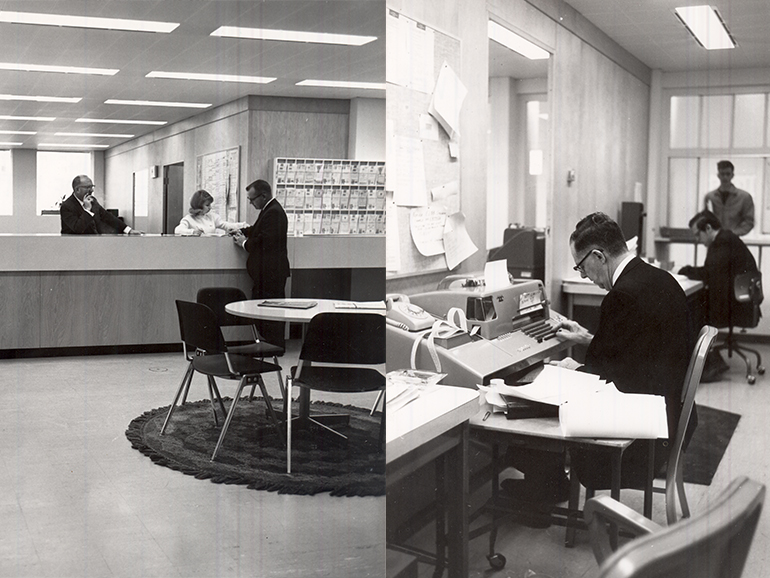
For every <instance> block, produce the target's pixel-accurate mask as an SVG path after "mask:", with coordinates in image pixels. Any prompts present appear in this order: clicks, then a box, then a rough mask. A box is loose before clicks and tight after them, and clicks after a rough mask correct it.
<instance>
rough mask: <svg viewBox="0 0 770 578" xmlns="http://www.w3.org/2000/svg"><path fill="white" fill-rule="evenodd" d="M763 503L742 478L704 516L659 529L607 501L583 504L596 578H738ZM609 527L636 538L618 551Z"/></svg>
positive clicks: (757, 489)
mask: <svg viewBox="0 0 770 578" xmlns="http://www.w3.org/2000/svg"><path fill="white" fill-rule="evenodd" d="M764 501H765V486H764V485H763V484H758V483H757V482H754V481H752V480H750V479H748V478H747V477H745V476H742V477H740V478H737V479H735V480H733V482H732V483H731V484H730V485H729V486H728V488H727V489H726V490H725V491H723V492H722V493H721V494H720V495H719V496H718V497H717V499H716V500H714V501H713V502H711V503H710V504H709V505H708V507H707V508H706V510H705V511H704V512H702V513H701V514H698V515H697V516H695V517H693V518H690V519H689V520H682V521H681V522H679V523H677V524H674V525H672V526H668V527H661V526H658V525H657V524H655V523H654V522H651V521H650V520H648V519H647V518H645V517H643V516H640V515H639V514H638V513H636V512H635V511H633V510H631V509H630V508H628V507H626V506H624V505H623V504H621V503H619V502H617V501H615V500H613V499H612V498H610V497H609V496H599V497H597V498H592V499H591V500H589V501H588V502H587V503H586V507H585V519H586V522H587V523H588V527H589V530H590V532H591V546H592V547H593V550H594V556H595V557H596V560H597V562H599V564H600V568H599V574H598V576H599V577H600V578H680V577H681V578H685V577H686V578H691V577H694V576H697V577H698V578H738V577H739V576H740V575H741V573H742V572H743V567H744V565H745V563H746V558H747V557H748V554H749V549H750V547H751V541H752V539H753V537H754V532H755V530H756V528H757V522H758V521H759V516H760V514H761V512H762V506H763V505H764ZM608 524H615V525H617V526H619V527H620V528H622V529H623V530H625V531H627V532H631V533H632V534H633V535H635V536H641V537H637V538H635V539H633V540H631V541H630V542H628V543H627V544H625V545H624V546H622V547H621V548H620V549H618V550H617V551H613V549H612V548H611V547H610V545H609V543H610V540H609V537H610V533H609V531H608Z"/></svg>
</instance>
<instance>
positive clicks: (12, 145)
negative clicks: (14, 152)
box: [0, 141, 22, 147]
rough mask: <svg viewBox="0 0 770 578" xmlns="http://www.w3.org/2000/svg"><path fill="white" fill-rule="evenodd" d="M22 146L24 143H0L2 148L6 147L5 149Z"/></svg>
mask: <svg viewBox="0 0 770 578" xmlns="http://www.w3.org/2000/svg"><path fill="white" fill-rule="evenodd" d="M21 145H22V143H20V142H11V141H0V146H4V147H17V146H21Z"/></svg>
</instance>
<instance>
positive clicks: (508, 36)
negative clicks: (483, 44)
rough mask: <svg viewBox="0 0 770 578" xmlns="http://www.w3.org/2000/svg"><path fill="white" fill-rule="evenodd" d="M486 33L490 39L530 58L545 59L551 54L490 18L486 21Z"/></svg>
mask: <svg viewBox="0 0 770 578" xmlns="http://www.w3.org/2000/svg"><path fill="white" fill-rule="evenodd" d="M487 35H488V36H489V38H490V39H491V40H494V41H495V42H497V43H498V44H502V45H503V46H505V47H506V48H508V49H509V50H513V51H514V52H516V53H518V54H521V55H522V56H525V57H527V58H529V59H530V60H546V59H547V58H550V56H551V54H550V53H549V52H548V51H547V50H543V49H542V48H540V47H539V46H537V45H536V44H534V43H532V42H530V41H529V40H527V39H526V38H523V37H521V36H519V35H518V34H516V33H515V32H513V31H511V30H508V29H507V28H505V27H504V26H501V25H500V24H498V23H497V22H494V21H492V20H489V21H488V23H487Z"/></svg>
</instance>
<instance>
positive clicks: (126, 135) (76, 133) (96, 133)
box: [53, 132, 134, 138]
mask: <svg viewBox="0 0 770 578" xmlns="http://www.w3.org/2000/svg"><path fill="white" fill-rule="evenodd" d="M53 134H54V136H92V137H98V138H132V137H133V136H134V135H132V134H106V133H98V132H55V133H53Z"/></svg>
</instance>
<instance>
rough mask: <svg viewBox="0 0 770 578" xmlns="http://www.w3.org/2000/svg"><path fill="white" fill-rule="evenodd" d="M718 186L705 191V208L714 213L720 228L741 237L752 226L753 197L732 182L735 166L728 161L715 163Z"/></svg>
mask: <svg viewBox="0 0 770 578" xmlns="http://www.w3.org/2000/svg"><path fill="white" fill-rule="evenodd" d="M717 176H718V177H719V188H718V189H716V190H713V191H711V192H710V193H706V198H705V208H706V209H707V210H709V211H711V212H712V213H714V214H715V215H716V217H717V219H719V222H720V223H722V228H723V229H727V230H728V231H732V232H733V233H735V234H736V235H738V236H739V237H742V236H743V235H745V234H746V233H748V232H749V231H751V230H752V229H753V228H754V199H753V198H752V197H751V195H750V194H749V193H747V192H746V191H743V190H741V189H738V188H736V187H735V185H734V184H733V176H735V167H734V166H733V163H731V162H730V161H719V162H718V163H717Z"/></svg>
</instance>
